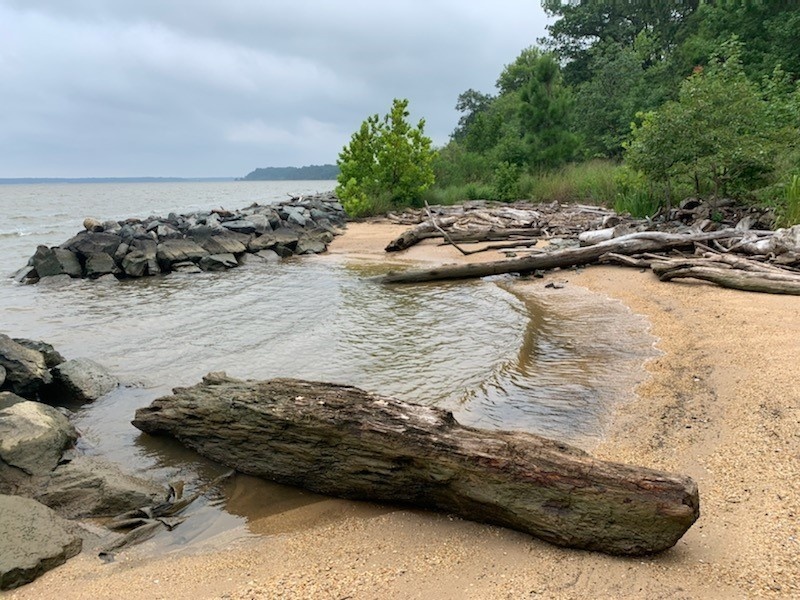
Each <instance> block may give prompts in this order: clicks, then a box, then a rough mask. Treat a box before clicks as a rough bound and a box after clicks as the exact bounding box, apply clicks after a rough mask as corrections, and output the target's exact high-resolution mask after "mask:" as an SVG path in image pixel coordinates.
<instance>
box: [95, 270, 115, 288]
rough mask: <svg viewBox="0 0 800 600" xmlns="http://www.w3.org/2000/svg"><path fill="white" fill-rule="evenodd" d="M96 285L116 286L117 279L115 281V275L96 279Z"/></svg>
mask: <svg viewBox="0 0 800 600" xmlns="http://www.w3.org/2000/svg"><path fill="white" fill-rule="evenodd" d="M95 281H96V282H97V285H117V284H118V283H119V279H117V277H116V275H112V274H110V273H109V274H108V275H103V276H101V277H98V278H97V279H96V280H95Z"/></svg>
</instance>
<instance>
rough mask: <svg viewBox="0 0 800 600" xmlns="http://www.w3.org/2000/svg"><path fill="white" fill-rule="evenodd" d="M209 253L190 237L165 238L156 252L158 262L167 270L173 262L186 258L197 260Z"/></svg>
mask: <svg viewBox="0 0 800 600" xmlns="http://www.w3.org/2000/svg"><path fill="white" fill-rule="evenodd" d="M207 254H208V251H207V250H204V249H203V248H202V247H201V246H198V245H197V244H196V243H195V242H194V241H192V240H190V239H178V240H164V241H163V242H161V243H160V244H158V251H157V252H156V256H157V257H158V262H159V263H160V264H161V265H162V267H164V268H165V269H167V270H168V269H169V266H170V265H171V264H172V263H176V262H182V261H185V260H190V261H192V262H196V261H199V260H200V259H201V258H203V257H204V256H206V255H207Z"/></svg>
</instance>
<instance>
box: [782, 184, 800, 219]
mask: <svg viewBox="0 0 800 600" xmlns="http://www.w3.org/2000/svg"><path fill="white" fill-rule="evenodd" d="M784 202H785V204H784V207H783V211H782V214H781V215H780V219H779V224H780V225H781V226H783V227H791V226H792V225H797V224H798V223H800V175H793V176H792V179H791V180H790V181H789V184H788V185H787V186H786V188H785V191H784Z"/></svg>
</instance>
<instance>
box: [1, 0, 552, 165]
mask: <svg viewBox="0 0 800 600" xmlns="http://www.w3.org/2000/svg"><path fill="white" fill-rule="evenodd" d="M547 22H548V21H547V19H546V17H545V15H544V12H543V10H542V8H541V5H540V2H539V1H538V0H491V1H489V0H472V1H469V2H468V1H465V0H459V1H455V0H395V1H394V2H385V1H383V2H381V1H379V0H337V1H336V2H334V1H330V0H329V1H323V0H225V1H220V0H69V1H65V0H0V178H10V177H134V176H140V177H143V176H156V177H218V176H220V177H228V176H230V177H241V176H244V175H245V174H247V173H248V172H250V171H251V170H253V169H255V168H256V167H267V166H275V167H282V166H302V165H307V164H324V163H333V162H336V158H337V156H338V154H339V152H340V150H341V149H342V147H343V146H344V145H345V144H347V142H348V141H349V139H350V136H351V134H352V133H353V132H354V131H355V130H356V129H357V128H358V127H359V126H360V124H361V122H362V121H363V120H364V119H366V118H367V117H368V116H369V115H371V114H375V113H379V114H381V115H383V114H385V113H386V112H388V110H389V108H390V106H391V103H392V99H393V98H408V99H409V101H410V104H409V107H410V110H411V118H412V120H413V121H414V123H416V121H417V120H418V119H420V118H425V120H426V126H425V132H426V133H427V134H428V135H429V136H430V137H431V138H432V139H433V140H434V143H435V144H437V145H443V144H444V143H446V142H447V139H448V137H449V135H450V133H451V132H452V131H453V129H454V128H455V126H456V123H457V122H458V117H459V115H458V113H457V111H456V110H455V104H456V100H457V98H458V95H459V94H460V93H461V92H463V91H465V90H467V89H470V88H473V89H476V90H479V91H482V92H486V93H491V92H493V91H494V83H495V81H496V80H497V77H498V75H499V74H500V72H501V70H502V68H503V66H504V65H506V64H508V63H510V62H513V60H514V59H515V58H516V56H517V55H518V54H519V53H520V51H521V50H522V49H524V48H526V47H527V46H530V45H532V44H534V43H535V42H536V40H537V38H539V37H541V36H543V35H545V33H546V32H545V26H546V24H547Z"/></svg>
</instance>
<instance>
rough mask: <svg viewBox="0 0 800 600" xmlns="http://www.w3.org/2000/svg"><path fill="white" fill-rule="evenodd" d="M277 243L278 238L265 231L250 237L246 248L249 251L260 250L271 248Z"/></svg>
mask: <svg viewBox="0 0 800 600" xmlns="http://www.w3.org/2000/svg"><path fill="white" fill-rule="evenodd" d="M277 243H278V240H276V239H275V237H274V236H273V235H272V234H271V233H265V234H264V235H259V236H258V237H254V238H253V239H251V240H250V242H249V243H248V244H247V250H248V251H249V252H260V251H261V250H266V249H268V248H273V247H274V246H275V245H276V244H277Z"/></svg>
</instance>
